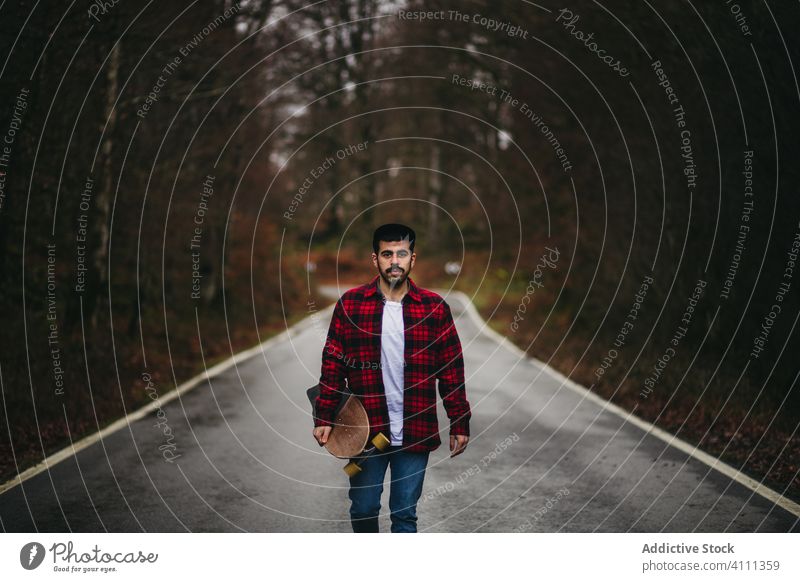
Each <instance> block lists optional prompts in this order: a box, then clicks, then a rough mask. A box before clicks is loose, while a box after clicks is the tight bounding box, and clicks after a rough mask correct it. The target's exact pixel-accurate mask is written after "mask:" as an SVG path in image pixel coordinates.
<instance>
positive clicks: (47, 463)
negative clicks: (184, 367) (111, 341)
mask: <svg viewBox="0 0 800 582" xmlns="http://www.w3.org/2000/svg"><path fill="white" fill-rule="evenodd" d="M326 311H331V312H332V311H333V305H329V306H328V307H326V308H324V309H320V310H318V311H315V312H314V313H312V314H311V315H309V316H308V317H306V318H304V319H302V320H300V321H298V322H297V323H296V324H294V325H293V326H292V327H290V328H288V329H285V330H283V331H282V332H281V333H279V334H278V335H276V336H274V337H271V338H270V339H268V340H266V341H264V342H262V343H260V344H258V345H257V346H254V347H252V348H249V349H247V350H245V351H243V352H239V353H238V354H236V355H234V356H231V357H230V358H228V359H227V360H225V361H223V362H220V363H219V364H216V365H215V366H212V367H211V368H208V369H207V370H206V371H205V372H201V373H199V374H197V375H196V376H194V377H193V378H191V379H189V380H187V381H186V382H184V383H183V384H181V385H180V386H178V387H177V388H175V389H174V390H171V391H170V392H167V393H166V394H164V396H163V397H159V398H158V400H154V401H153V402H149V403H148V404H146V405H145V406H143V407H142V408H139V409H138V410H135V411H134V412H131V413H129V414H127V415H126V416H123V417H122V418H120V419H118V420H116V421H114V422H113V423H111V424H109V425H108V426H107V427H105V428H104V429H102V430H100V431H98V432H96V433H93V434H90V435H89V436H86V437H84V438H82V439H81V440H79V441H78V442H76V443H75V444H74V446H72V445H71V446H68V447H65V448H63V449H61V450H60V451H58V452H55V453H53V454H52V455H50V456H48V457H45V458H44V460H42V461H40V462H39V463H38V464H36V465H34V466H33V467H30V468H28V469H26V470H24V471H23V472H22V473H20V474H18V475H17V476H16V477H12V478H11V479H9V480H8V481H6V482H5V483H3V484H2V485H0V495H2V494H3V493H5V492H6V491H8V490H9V489H13V488H14V487H16V486H17V485H20V484H21V483H22V482H24V481H27V480H28V479H30V478H31V477H33V476H35V475H38V474H39V473H41V472H43V471H47V470H48V469H49V468H50V467H52V466H53V465H56V464H58V463H60V462H61V461H64V460H66V459H69V458H70V457H72V456H74V455H76V454H77V453H78V452H80V451H81V450H83V449H85V448H86V447H90V446H91V445H93V444H94V443H96V442H98V441H100V440H101V439H104V438H106V437H107V436H109V435H110V434H112V433H115V432H117V431H118V430H120V429H121V428H124V427H125V426H127V425H129V424H130V423H131V422H134V421H136V420H139V419H140V418H142V417H144V416H147V415H148V414H150V413H151V412H154V411H157V410H158V408H159V407H162V406H164V405H165V404H167V403H168V402H171V401H172V400H175V399H176V398H178V397H179V396H182V395H183V394H185V393H187V392H189V391H190V390H192V389H193V388H195V387H197V386H199V385H200V384H201V383H202V382H203V381H204V380H207V379H209V378H212V377H214V376H217V375H219V374H221V373H222V372H224V371H225V370H227V369H228V368H232V367H233V366H234V365H236V364H238V363H239V362H241V361H243V360H247V359H248V358H251V357H253V356H255V355H257V354H259V353H261V352H263V351H264V350H266V349H268V348H270V347H271V346H272V345H273V344H276V343H279V342H281V341H283V340H284V339H288V338H289V337H290V335H292V334H296V333H299V332H301V331H303V330H305V329H306V328H307V327H309V326H310V325H312V324H313V323H314V320H315V319H316V318H318V317H320V315H322V314H323V313H325V312H326ZM326 329H327V327H326Z"/></svg>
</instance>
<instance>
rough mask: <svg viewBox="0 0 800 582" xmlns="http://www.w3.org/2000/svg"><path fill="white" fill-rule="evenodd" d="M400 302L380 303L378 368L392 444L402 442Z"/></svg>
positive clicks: (401, 323) (403, 331)
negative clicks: (379, 365)
mask: <svg viewBox="0 0 800 582" xmlns="http://www.w3.org/2000/svg"><path fill="white" fill-rule="evenodd" d="M404 350H405V328H404V327H403V304H402V303H401V302H399V301H389V300H387V301H386V302H385V303H384V304H383V323H382V326H381V370H382V373H383V386H384V388H385V389H386V404H387V405H388V407H389V428H390V432H391V433H392V434H391V438H390V441H391V444H392V445H402V444H403V373H404V370H403V360H404V357H405V354H404Z"/></svg>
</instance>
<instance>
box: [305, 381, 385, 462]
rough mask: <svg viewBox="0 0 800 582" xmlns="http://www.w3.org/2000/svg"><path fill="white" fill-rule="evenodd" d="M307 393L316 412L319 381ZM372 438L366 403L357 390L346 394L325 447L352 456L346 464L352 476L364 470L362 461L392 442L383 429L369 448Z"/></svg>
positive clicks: (344, 455) (339, 453) (338, 455)
mask: <svg viewBox="0 0 800 582" xmlns="http://www.w3.org/2000/svg"><path fill="white" fill-rule="evenodd" d="M307 394H308V399H309V400H310V401H311V405H312V407H314V415H315V416H316V400H317V396H318V395H319V385H317V386H314V387H312V388H309V389H308V390H307ZM368 438H369V417H368V416H367V411H366V410H365V409H364V405H363V404H362V403H361V400H359V398H358V397H357V396H356V395H354V394H345V395H343V396H342V401H341V402H340V404H339V406H338V408H337V409H336V413H335V419H334V424H333V428H332V429H331V432H330V434H329V435H328V442H327V443H325V448H326V449H327V450H328V452H329V453H331V454H332V455H333V456H334V457H338V458H340V459H351V461H350V462H349V463H348V464H347V466H345V468H344V471H345V473H347V474H348V475H349V476H351V477H352V476H353V475H355V474H356V473H358V472H359V471H361V467H360V465H361V463H362V462H363V461H364V460H365V459H366V458H367V457H368V456H369V455H371V454H373V453H375V452H376V451H383V450H384V449H386V448H387V447H388V446H389V439H387V438H386V437H385V436H384V435H383V433H380V434H378V435H376V436H375V437H374V438H373V439H372V445H373V446H372V447H370V448H369V449H366V446H367V439H368Z"/></svg>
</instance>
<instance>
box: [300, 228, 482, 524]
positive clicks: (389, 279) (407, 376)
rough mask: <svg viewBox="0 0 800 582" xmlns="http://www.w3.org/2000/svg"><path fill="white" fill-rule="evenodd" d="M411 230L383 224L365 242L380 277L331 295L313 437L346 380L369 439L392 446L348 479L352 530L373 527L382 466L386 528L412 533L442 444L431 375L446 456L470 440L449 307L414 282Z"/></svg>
mask: <svg viewBox="0 0 800 582" xmlns="http://www.w3.org/2000/svg"><path fill="white" fill-rule="evenodd" d="M415 239H416V234H415V233H414V231H413V230H412V229H411V228H409V227H407V226H405V225H402V224H384V225H383V226H381V227H379V228H378V229H377V230H375V234H374V236H373V239H372V250H373V253H372V263H373V264H374V265H375V267H376V268H377V269H378V274H377V275H376V276H375V277H374V278H373V279H372V281H370V282H369V283H367V284H365V285H361V286H360V287H356V288H354V289H350V290H349V291H347V292H345V293H344V295H342V297H341V298H340V299H339V301H337V303H336V307H335V308H334V311H333V317H332V319H331V324H330V328H329V330H328V338H327V341H326V343H325V348H324V349H323V352H322V373H321V376H320V381H319V387H320V394H319V396H318V397H317V401H316V411H317V415H316V418H315V419H314V424H315V428H314V437H315V438H316V439H317V442H318V443H319V444H320V445H324V444H325V443H326V442H327V440H328V435H329V433H330V431H331V426H332V424H333V422H334V412H335V410H336V407H337V405H338V404H339V402H340V400H341V398H342V392H343V389H344V386H345V379H347V383H348V386H349V388H350V390H351V392H352V393H353V394H355V395H356V396H358V397H359V398H360V399H361V402H362V403H363V404H364V407H365V408H366V410H367V415H368V416H369V422H370V435H369V439H370V440H371V439H372V437H373V436H375V435H376V434H378V433H379V432H382V433H383V434H384V435H386V436H387V437H389V439H390V443H391V446H390V447H389V448H388V449H387V451H386V452H384V453H380V454H377V455H373V456H371V457H369V458H368V459H367V460H365V461H364V463H363V464H362V466H361V468H362V471H361V472H360V473H358V474H356V475H355V476H353V477H351V478H350V493H349V496H350V500H351V502H352V503H351V507H350V519H351V523H352V526H353V531H354V532H377V531H378V514H379V512H380V508H381V493H382V492H383V479H384V476H385V474H386V469H387V467H388V466H391V489H390V492H389V509H390V511H391V522H392V528H391V529H392V532H416V531H417V513H416V511H417V501H418V500H419V497H420V494H421V493H422V482H423V479H424V477H425V468H426V467H427V464H428V456H429V454H430V452H431V451H434V450H436V449H437V448H438V447H439V445H440V444H441V439H440V438H439V428H438V419H437V416H436V389H435V387H434V385H435V381H436V380H438V381H439V394H440V396H441V398H442V401H443V403H444V407H445V410H446V412H447V417H448V419H449V420H450V456H451V457H455V456H456V455H459V454H461V453H462V452H464V449H465V448H466V446H467V443H468V442H469V420H470V416H471V413H470V407H469V402H468V401H467V398H466V389H465V387H464V359H463V357H462V353H461V342H460V340H459V338H458V333H457V332H456V327H455V324H454V323H453V317H452V314H451V312H450V306H449V305H448V304H447V302H445V301H444V299H442V298H441V297H440V296H439V295H437V294H436V293H434V292H432V291H428V290H427V289H422V288H420V287H417V286H416V285H415V284H414V281H413V280H412V279H411V277H410V276H409V275H410V274H411V269H412V268H413V267H414V263H415V261H416V257H417V255H416V253H415V252H414V243H415V242H416V241H415Z"/></svg>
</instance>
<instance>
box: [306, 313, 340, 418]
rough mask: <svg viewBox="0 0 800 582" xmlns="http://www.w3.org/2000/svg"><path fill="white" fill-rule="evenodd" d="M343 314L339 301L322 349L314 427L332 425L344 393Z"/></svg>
mask: <svg viewBox="0 0 800 582" xmlns="http://www.w3.org/2000/svg"><path fill="white" fill-rule="evenodd" d="M343 314H344V308H343V306H342V300H341V299H339V300H338V301H337V302H336V306H335V307H334V308H333V316H332V317H331V323H330V327H329V328H328V336H327V338H326V340H325V347H323V348H322V370H321V373H320V378H319V396H317V401H316V405H315V406H314V409H315V413H316V415H315V417H314V426H331V425H333V423H334V421H335V419H334V414H335V412H336V408H337V406H338V405H339V401H340V400H341V399H342V396H343V393H344V388H345V379H346V377H347V369H346V366H345V364H344V350H343V347H342V321H343Z"/></svg>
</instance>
